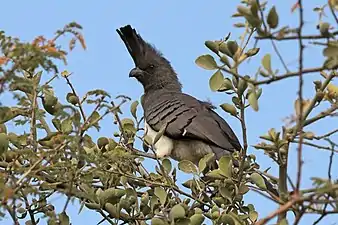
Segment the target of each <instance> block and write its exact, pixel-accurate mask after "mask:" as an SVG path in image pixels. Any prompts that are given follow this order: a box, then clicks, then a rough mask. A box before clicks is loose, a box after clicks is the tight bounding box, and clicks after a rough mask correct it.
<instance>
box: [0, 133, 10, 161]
mask: <svg viewBox="0 0 338 225" xmlns="http://www.w3.org/2000/svg"><path fill="white" fill-rule="evenodd" d="M8 147H9V138H8V136H7V134H5V133H0V156H1V155H2V154H3V153H5V152H6V151H7V149H8Z"/></svg>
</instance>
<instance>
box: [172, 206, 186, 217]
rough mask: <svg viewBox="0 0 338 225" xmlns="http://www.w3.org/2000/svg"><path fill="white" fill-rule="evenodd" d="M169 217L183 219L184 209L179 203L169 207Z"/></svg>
mask: <svg viewBox="0 0 338 225" xmlns="http://www.w3.org/2000/svg"><path fill="white" fill-rule="evenodd" d="M169 217H170V219H171V220H174V219H183V218H184V217H185V209H184V208H183V206H181V205H180V204H177V205H175V206H174V207H172V208H171V210H170V213H169Z"/></svg>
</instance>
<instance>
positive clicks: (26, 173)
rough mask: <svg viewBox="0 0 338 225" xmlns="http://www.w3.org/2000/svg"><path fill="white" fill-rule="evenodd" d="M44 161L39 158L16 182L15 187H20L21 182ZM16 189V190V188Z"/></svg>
mask: <svg viewBox="0 0 338 225" xmlns="http://www.w3.org/2000/svg"><path fill="white" fill-rule="evenodd" d="M42 160H44V157H41V158H40V159H39V160H37V161H36V162H35V163H34V164H33V165H32V166H31V167H30V168H29V169H28V170H27V171H26V172H25V173H24V174H23V175H22V176H21V177H20V179H19V180H18V181H17V182H16V186H20V185H21V182H22V181H23V180H24V179H25V178H26V177H27V176H28V175H29V174H30V173H31V172H32V171H33V170H34V168H35V167H36V166H37V165H39V163H41V162H42ZM16 189H18V188H16Z"/></svg>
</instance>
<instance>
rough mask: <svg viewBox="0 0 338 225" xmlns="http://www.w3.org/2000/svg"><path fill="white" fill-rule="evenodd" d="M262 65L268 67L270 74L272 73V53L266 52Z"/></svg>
mask: <svg viewBox="0 0 338 225" xmlns="http://www.w3.org/2000/svg"><path fill="white" fill-rule="evenodd" d="M262 65H263V67H264V69H266V70H267V71H268V72H269V73H270V74H272V69H271V55H270V54H266V55H265V56H264V57H263V59H262Z"/></svg>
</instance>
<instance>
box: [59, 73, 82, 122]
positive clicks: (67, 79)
mask: <svg viewBox="0 0 338 225" xmlns="http://www.w3.org/2000/svg"><path fill="white" fill-rule="evenodd" d="M69 76H70V75H67V76H64V78H65V79H66V81H67V84H68V85H69V87H70V89H72V92H73V94H74V95H75V96H76V97H77V98H78V99H79V96H78V95H77V94H76V91H75V88H74V86H73V84H72V83H71V82H70V80H69V78H68V77H69ZM78 105H79V109H80V113H81V116H82V119H83V121H86V120H87V119H86V115H85V113H84V111H83V108H82V104H81V102H80V101H79V102H78Z"/></svg>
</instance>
